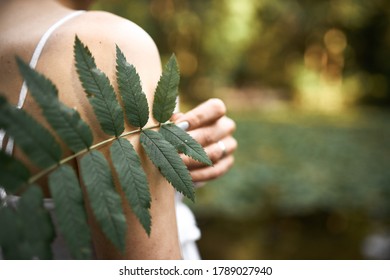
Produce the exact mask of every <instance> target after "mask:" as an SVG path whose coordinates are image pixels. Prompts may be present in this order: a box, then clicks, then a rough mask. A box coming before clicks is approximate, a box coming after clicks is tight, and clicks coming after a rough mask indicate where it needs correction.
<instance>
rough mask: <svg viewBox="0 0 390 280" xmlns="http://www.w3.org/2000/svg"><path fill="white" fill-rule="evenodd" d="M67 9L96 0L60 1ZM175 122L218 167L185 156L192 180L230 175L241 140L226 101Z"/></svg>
mask: <svg viewBox="0 0 390 280" xmlns="http://www.w3.org/2000/svg"><path fill="white" fill-rule="evenodd" d="M59 2H61V3H62V4H63V5H64V6H66V7H69V8H72V9H84V10H87V9H88V8H89V6H90V5H91V4H92V3H93V2H94V1H93V0H59ZM172 120H173V121H175V123H180V122H188V124H189V128H188V129H187V131H188V132H189V134H190V135H191V136H192V137H193V138H194V139H195V140H197V141H198V142H199V143H201V144H202V146H203V148H204V149H205V151H206V153H207V155H208V156H209V157H210V158H211V160H212V161H213V163H214V165H213V166H212V167H207V166H204V165H201V164H199V163H198V162H196V161H194V160H191V159H190V158H188V157H185V156H183V159H184V162H185V163H186V165H187V168H188V169H189V170H190V173H191V176H192V179H193V181H194V182H195V183H197V185H198V186H199V185H200V183H204V182H207V181H210V180H212V179H216V178H219V177H220V176H222V175H224V174H225V173H227V172H228V171H229V170H230V168H231V167H232V166H233V163H234V152H235V150H236V149H237V141H236V140H235V138H234V137H233V133H234V131H235V128H236V124H235V123H234V121H233V120H232V119H230V118H229V117H227V116H226V107H225V104H224V103H223V101H222V100H220V99H216V98H212V99H209V100H207V101H206V102H204V103H202V104H200V105H199V106H197V107H195V108H194V109H192V110H190V111H189V112H186V113H178V114H176V115H175V116H174V117H173V118H172ZM218 141H223V143H224V145H225V146H226V152H225V154H224V156H222V150H221V147H220V146H219V145H218Z"/></svg>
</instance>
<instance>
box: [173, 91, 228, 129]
mask: <svg viewBox="0 0 390 280" xmlns="http://www.w3.org/2000/svg"><path fill="white" fill-rule="evenodd" d="M225 114H226V106H225V103H223V101H222V100H220V99H218V98H211V99H209V100H207V101H205V102H204V103H202V104H200V105H199V106H197V107H195V108H194V109H192V110H191V111H188V112H187V113H184V114H183V113H177V114H175V115H173V117H172V119H171V120H172V121H173V122H175V123H176V124H177V125H179V126H183V127H185V128H186V129H185V130H193V129H196V128H199V127H203V126H205V125H207V124H209V123H213V122H215V121H216V120H218V119H219V118H221V117H222V116H224V115H225ZM183 123H184V124H183Z"/></svg>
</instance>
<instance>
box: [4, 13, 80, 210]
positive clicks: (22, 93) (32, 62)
mask: <svg viewBox="0 0 390 280" xmlns="http://www.w3.org/2000/svg"><path fill="white" fill-rule="evenodd" d="M84 12H85V11H75V12H73V13H70V14H69V15H66V16H65V17H63V18H62V19H60V20H59V21H57V22H56V23H55V24H53V25H52V26H50V28H49V29H48V30H47V31H46V32H45V33H44V34H43V36H42V37H41V39H40V40H39V42H38V45H37V46H36V48H35V50H34V53H33V55H32V57H31V60H30V67H31V68H33V69H35V67H36V66H37V63H38V60H39V57H40V56H41V53H42V50H43V48H44V47H45V44H46V42H47V40H48V39H49V37H50V35H51V34H52V33H53V32H54V31H55V30H56V29H57V28H58V27H59V26H61V25H62V24H64V23H65V22H67V21H68V20H70V19H72V18H74V17H76V16H78V15H79V14H81V13H84ZM26 96H27V85H26V81H23V85H22V88H21V90H20V93H19V101H18V104H17V108H18V109H21V108H22V107H23V105H24V101H25V100H26ZM4 139H5V131H4V130H3V129H0V150H2V148H3V143H4ZM13 149H14V139H12V138H8V142H7V146H6V148H5V153H6V154H8V155H12V152H13ZM4 193H5V192H4V189H3V188H2V187H1V186H0V202H1V201H2V199H3V196H4ZM0 206H1V205H0Z"/></svg>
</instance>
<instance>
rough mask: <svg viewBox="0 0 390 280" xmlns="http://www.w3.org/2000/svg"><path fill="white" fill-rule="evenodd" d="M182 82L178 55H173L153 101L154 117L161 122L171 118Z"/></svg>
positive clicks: (165, 68)
mask: <svg viewBox="0 0 390 280" xmlns="http://www.w3.org/2000/svg"><path fill="white" fill-rule="evenodd" d="M179 82H180V74H179V68H178V66H177V62H176V57H175V55H172V56H171V58H170V59H169V61H168V63H167V64H166V66H165V67H164V71H163V73H162V75H161V78H160V81H159V82H158V85H157V88H156V92H155V95H154V101H153V117H154V118H155V119H156V120H157V121H158V122H160V123H164V122H166V121H167V120H169V119H170V118H171V116H172V114H173V111H174V110H175V107H176V98H177V95H178V87H179Z"/></svg>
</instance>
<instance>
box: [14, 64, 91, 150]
mask: <svg viewBox="0 0 390 280" xmlns="http://www.w3.org/2000/svg"><path fill="white" fill-rule="evenodd" d="M17 62H18V66H19V70H20V72H21V74H22V76H23V78H24V80H25V81H26V83H27V86H28V88H29V90H30V92H31V94H32V96H33V97H34V99H35V101H37V103H38V104H39V106H40V107H41V109H42V111H43V115H44V116H45V118H46V120H47V121H48V123H49V124H50V125H51V127H52V128H53V129H54V130H55V131H56V132H57V134H58V135H59V136H60V137H61V139H62V140H63V141H64V142H65V144H67V145H68V147H69V148H70V149H71V150H72V151H73V152H75V153H77V152H79V151H81V150H83V149H86V148H88V147H90V146H91V145H92V142H93V136H92V132H91V129H90V128H89V126H88V125H87V124H86V123H85V122H84V121H83V120H82V119H81V118H80V115H79V113H78V112H77V111H76V110H74V109H71V108H69V107H67V106H65V105H64V104H63V103H61V102H60V101H59V99H58V90H57V88H56V87H55V85H53V83H52V82H51V81H50V80H48V79H46V78H45V77H44V76H43V75H41V74H39V73H38V72H36V71H35V70H34V69H31V68H30V66H29V65H28V64H26V63H25V62H23V61H22V60H20V59H19V58H18V59H17Z"/></svg>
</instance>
